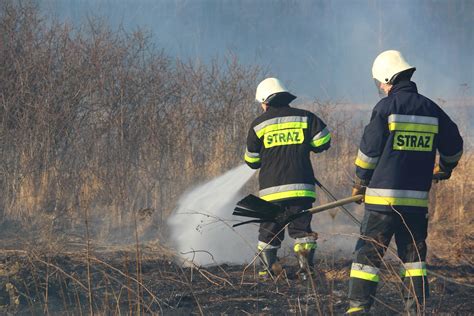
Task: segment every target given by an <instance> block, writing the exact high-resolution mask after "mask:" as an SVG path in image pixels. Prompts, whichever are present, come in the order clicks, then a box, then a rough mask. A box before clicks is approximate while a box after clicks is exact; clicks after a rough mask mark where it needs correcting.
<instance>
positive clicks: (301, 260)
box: [296, 249, 315, 281]
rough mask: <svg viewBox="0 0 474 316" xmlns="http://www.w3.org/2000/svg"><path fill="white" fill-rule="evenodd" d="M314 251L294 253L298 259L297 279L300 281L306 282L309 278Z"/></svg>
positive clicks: (312, 267) (312, 269)
mask: <svg viewBox="0 0 474 316" xmlns="http://www.w3.org/2000/svg"><path fill="white" fill-rule="evenodd" d="M314 251H315V250H314V249H309V250H306V249H303V250H300V251H297V252H296V258H297V259H298V265H299V267H300V269H299V270H298V278H299V279H300V280H302V281H306V280H308V279H309V278H310V277H311V274H312V273H313V271H314Z"/></svg>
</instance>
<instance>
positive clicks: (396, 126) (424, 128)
mask: <svg viewBox="0 0 474 316" xmlns="http://www.w3.org/2000/svg"><path fill="white" fill-rule="evenodd" d="M388 129H389V130H390V131H394V130H397V131H411V132H428V133H435V134H437V133H438V126H437V125H430V124H416V123H399V122H392V123H389V124H388Z"/></svg>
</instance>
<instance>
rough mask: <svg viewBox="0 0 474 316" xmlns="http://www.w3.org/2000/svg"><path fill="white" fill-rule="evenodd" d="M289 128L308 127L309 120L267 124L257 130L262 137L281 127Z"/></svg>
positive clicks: (258, 135)
mask: <svg viewBox="0 0 474 316" xmlns="http://www.w3.org/2000/svg"><path fill="white" fill-rule="evenodd" d="M288 128H308V123H307V122H286V123H279V124H271V125H267V126H265V127H264V128H262V129H261V130H259V131H258V132H257V137H258V138H260V137H262V136H263V135H264V134H266V133H269V132H273V131H277V130H280V129H288Z"/></svg>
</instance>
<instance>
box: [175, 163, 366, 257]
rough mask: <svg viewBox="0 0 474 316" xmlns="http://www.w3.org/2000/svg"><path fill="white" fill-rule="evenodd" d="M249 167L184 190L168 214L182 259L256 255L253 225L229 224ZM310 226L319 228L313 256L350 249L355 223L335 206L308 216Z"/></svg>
mask: <svg viewBox="0 0 474 316" xmlns="http://www.w3.org/2000/svg"><path fill="white" fill-rule="evenodd" d="M253 174H254V170H252V169H250V168H248V167H247V166H246V165H242V166H239V167H236V168H234V169H232V170H230V171H228V172H226V173H225V174H223V175H221V176H219V177H217V178H215V179H213V180H211V181H209V182H206V183H203V184H201V185H198V186H197V187H196V188H194V189H192V190H191V191H189V192H186V193H184V194H183V196H182V197H181V198H180V200H179V202H178V206H177V208H176V210H175V211H174V212H173V214H172V215H171V216H170V218H169V219H168V225H169V227H170V229H171V241H172V243H173V245H174V247H175V250H176V251H177V253H179V254H180V256H181V258H182V259H184V260H186V261H193V262H194V263H196V264H199V265H209V264H216V263H246V262H250V261H251V260H252V259H253V257H254V256H255V245H256V242H257V225H243V226H240V227H238V228H236V229H233V228H232V224H234V223H235V222H236V221H238V220H241V218H235V217H233V216H232V215H231V214H232V210H233V208H234V206H235V204H236V202H237V201H238V200H240V199H241V198H242V197H243V196H242V194H241V189H242V187H243V186H244V185H245V183H246V182H247V181H248V180H249V179H250V177H252V175H253ZM312 226H313V230H315V231H317V232H318V233H319V234H320V238H319V241H318V245H319V246H318V256H328V255H330V256H335V257H346V258H347V257H349V254H350V253H351V252H352V250H353V249H354V245H355V234H356V233H357V230H358V227H356V225H353V224H350V223H348V221H347V219H346V218H345V217H344V215H343V214H339V213H338V212H337V211H336V210H333V211H329V212H328V213H324V214H318V215H315V216H313V223H312ZM291 244H292V240H291V239H290V238H288V236H287V237H286V238H285V242H284V243H283V246H282V249H281V250H280V256H281V257H283V256H286V255H287V254H288V253H289V252H291V247H290V246H291Z"/></svg>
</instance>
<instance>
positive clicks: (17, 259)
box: [0, 249, 474, 315]
mask: <svg viewBox="0 0 474 316" xmlns="http://www.w3.org/2000/svg"><path fill="white" fill-rule="evenodd" d="M158 252H159V250H158V249H154V251H153V252H152V251H150V249H148V250H143V249H142V250H141V251H139V253H138V254H137V252H136V251H133V249H128V250H115V251H110V249H109V250H102V251H100V252H99V251H96V252H94V253H92V252H89V254H88V253H87V252H77V253H74V254H73V253H68V254H61V255H54V256H51V255H47V254H43V253H39V252H36V251H33V250H32V251H28V252H25V251H14V250H8V251H3V252H2V253H1V265H0V280H1V283H2V289H1V292H0V302H1V303H0V304H1V305H2V307H1V310H0V311H1V312H2V313H10V314H42V313H50V314H57V313H61V314H71V315H77V314H89V313H91V312H93V313H98V314H119V313H132V314H138V313H139V312H140V313H145V314H164V315H191V314H201V315H202V314H204V315H217V314H221V315H222V314H225V315H234V314H252V315H254V314H262V315H274V314H309V315H316V314H319V315H330V314H336V315H337V314H342V313H343V312H344V311H345V309H346V307H347V306H346V304H347V302H346V293H347V280H348V272H349V267H350V261H348V260H336V261H332V260H320V261H318V262H317V265H316V266H317V272H316V274H315V276H314V278H313V280H312V282H301V281H299V280H298V279H296V278H295V277H294V276H295V272H296V271H295V268H294V262H293V259H292V258H283V260H282V262H283V266H284V268H285V270H284V273H283V274H282V275H281V276H280V277H279V278H278V279H277V280H271V281H266V282H259V281H258V278H257V275H256V273H255V267H254V265H249V266H245V265H218V266H212V267H196V266H194V267H183V266H182V265H180V264H177V263H176V262H174V261H173V260H172V258H171V257H169V258H166V257H163V256H162V255H161V254H157V253H158ZM153 254H154V255H153ZM137 258H138V260H137ZM397 267H398V266H397V265H396V264H393V265H392V264H391V263H387V265H386V266H385V268H384V269H383V271H382V275H383V276H384V277H382V282H381V284H380V286H379V290H378V296H377V298H378V301H377V302H376V304H375V306H374V313H375V314H377V315H392V314H397V313H399V312H401V311H402V307H401V306H402V305H401V304H402V299H401V296H400V287H401V284H400V282H399V280H398V278H397V277H396V273H394V272H393V271H394V270H395V268H397ZM429 270H430V271H431V272H432V274H431V275H430V277H429V280H430V288H431V294H432V297H431V298H430V299H429V303H428V309H427V312H428V314H433V315H439V314H442V313H445V314H456V315H467V314H469V313H470V312H472V310H473V309H474V303H473V302H472V301H471V298H472V297H473V295H474V288H473V285H472V284H473V281H474V269H473V268H472V265H469V264H461V265H460V264H456V265H453V264H451V263H449V262H447V261H443V260H440V259H436V258H432V260H431V261H430V262H429ZM445 276H449V278H446V277H445Z"/></svg>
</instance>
